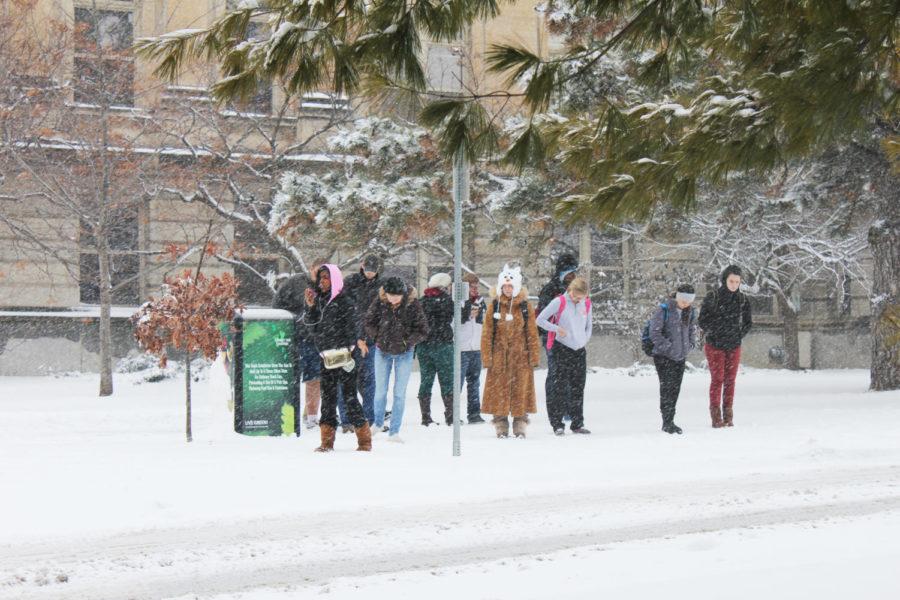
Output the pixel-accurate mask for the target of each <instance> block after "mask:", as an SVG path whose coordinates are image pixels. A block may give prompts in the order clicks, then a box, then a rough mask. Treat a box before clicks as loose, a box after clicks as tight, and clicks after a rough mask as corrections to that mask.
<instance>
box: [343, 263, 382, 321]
mask: <svg viewBox="0 0 900 600" xmlns="http://www.w3.org/2000/svg"><path fill="white" fill-rule="evenodd" d="M381 284H382V280H381V274H380V273H379V274H376V275H375V277H373V278H372V279H366V275H365V273H363V270H362V269H360V270H359V273H354V274H353V275H351V276H350V277H348V278H347V281H345V282H344V293H345V294H347V295H349V296H350V297H351V298H352V299H353V301H354V302H356V312H357V314H358V315H359V317H360V318H364V317H365V316H366V312H367V311H368V310H369V307H370V306H372V303H373V302H374V301H375V299H376V298H378V291H379V290H380V289H381Z"/></svg>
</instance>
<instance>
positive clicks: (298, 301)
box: [272, 275, 312, 338]
mask: <svg viewBox="0 0 900 600" xmlns="http://www.w3.org/2000/svg"><path fill="white" fill-rule="evenodd" d="M311 285H312V280H310V278H309V277H307V276H306V275H293V276H292V277H289V278H288V279H286V280H285V281H284V282H283V283H282V284H281V286H280V287H279V288H278V291H277V292H276V293H275V300H274V301H273V302H272V308H280V309H281V310H287V311H290V312H292V313H294V316H295V317H296V321H295V324H294V325H295V327H296V328H297V337H299V338H306V337H307V336H308V332H307V331H306V327H305V326H304V325H303V322H302V319H301V317H302V316H303V313H305V312H306V302H305V300H304V299H303V294H304V293H305V292H306V288H308V287H309V286H311Z"/></svg>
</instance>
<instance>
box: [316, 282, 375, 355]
mask: <svg viewBox="0 0 900 600" xmlns="http://www.w3.org/2000/svg"><path fill="white" fill-rule="evenodd" d="M328 298H329V296H328V295H327V294H325V295H323V294H319V295H318V296H316V302H315V304H313V305H312V306H308V307H306V312H304V313H303V319H302V322H303V324H304V325H305V326H306V329H307V331H308V332H309V336H310V337H311V338H312V340H313V341H314V342H315V344H316V348H318V349H319V352H324V351H326V350H334V349H335V348H350V347H354V346H356V342H357V340H359V339H362V329H361V327H360V322H359V318H358V317H357V315H356V303H355V302H353V300H352V299H351V298H350V296H348V295H347V294H346V293H344V292H341V293H340V294H338V295H337V296H336V297H335V298H334V300H332V301H331V302H328Z"/></svg>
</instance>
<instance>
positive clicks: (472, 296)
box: [459, 273, 487, 425]
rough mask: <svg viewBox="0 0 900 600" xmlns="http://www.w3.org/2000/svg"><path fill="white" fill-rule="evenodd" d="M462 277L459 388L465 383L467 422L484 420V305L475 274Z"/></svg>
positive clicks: (485, 310)
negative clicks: (464, 295) (466, 292)
mask: <svg viewBox="0 0 900 600" xmlns="http://www.w3.org/2000/svg"><path fill="white" fill-rule="evenodd" d="M463 281H465V282H466V283H467V284H468V285H469V297H468V298H467V299H466V301H465V302H464V303H463V306H462V309H461V310H460V313H461V314H460V326H459V347H460V387H459V389H460V391H462V384H463V383H465V384H466V396H467V402H466V413H467V417H468V421H469V424H470V425H473V424H475V423H484V419H483V418H482V416H481V401H480V393H481V330H482V329H483V327H484V315H485V313H486V312H487V305H486V304H485V302H484V298H483V297H482V296H481V291H480V290H479V288H478V285H479V280H478V276H477V275H475V274H474V273H466V274H465V276H463Z"/></svg>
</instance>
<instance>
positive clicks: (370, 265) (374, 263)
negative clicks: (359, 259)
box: [363, 254, 381, 273]
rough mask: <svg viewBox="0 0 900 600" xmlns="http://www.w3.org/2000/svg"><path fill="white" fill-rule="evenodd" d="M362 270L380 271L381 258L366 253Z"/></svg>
mask: <svg viewBox="0 0 900 600" xmlns="http://www.w3.org/2000/svg"><path fill="white" fill-rule="evenodd" d="M363 271H369V272H371V273H378V272H379V271H381V259H380V258H378V257H377V256H375V255H374V254H370V255H368V256H367V257H366V259H365V260H364V261H363Z"/></svg>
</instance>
